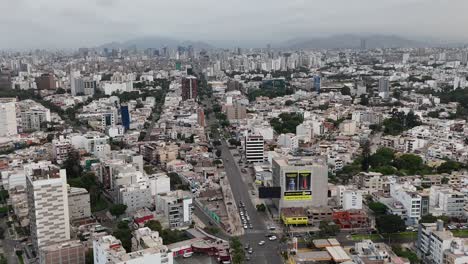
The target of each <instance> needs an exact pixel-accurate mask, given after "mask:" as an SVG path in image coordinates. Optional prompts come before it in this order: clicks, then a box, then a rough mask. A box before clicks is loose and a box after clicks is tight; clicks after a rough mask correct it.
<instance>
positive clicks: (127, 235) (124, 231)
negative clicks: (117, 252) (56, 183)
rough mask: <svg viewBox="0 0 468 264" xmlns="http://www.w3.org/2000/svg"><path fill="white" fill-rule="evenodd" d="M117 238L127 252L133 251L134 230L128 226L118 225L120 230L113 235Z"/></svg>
mask: <svg viewBox="0 0 468 264" xmlns="http://www.w3.org/2000/svg"><path fill="white" fill-rule="evenodd" d="M112 235H113V236H115V238H117V239H119V240H120V242H122V246H123V247H124V248H125V250H126V251H127V252H131V251H132V230H130V228H129V227H128V224H126V223H125V224H121V223H119V224H118V228H117V229H116V230H114V232H113V233H112Z"/></svg>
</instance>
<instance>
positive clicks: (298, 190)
mask: <svg viewBox="0 0 468 264" xmlns="http://www.w3.org/2000/svg"><path fill="white" fill-rule="evenodd" d="M311 179H312V173H311V172H310V171H297V172H286V173H285V174H284V181H285V182H284V186H285V190H284V195H283V197H284V199H285V200H290V201H292V200H310V199H312V192H311V191H310V187H311Z"/></svg>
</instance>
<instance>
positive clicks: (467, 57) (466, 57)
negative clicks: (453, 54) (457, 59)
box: [461, 51, 468, 65]
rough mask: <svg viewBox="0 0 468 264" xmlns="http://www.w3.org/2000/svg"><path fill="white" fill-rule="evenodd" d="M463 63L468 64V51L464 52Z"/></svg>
mask: <svg viewBox="0 0 468 264" xmlns="http://www.w3.org/2000/svg"><path fill="white" fill-rule="evenodd" d="M461 56H462V57H461V63H462V64H463V65H466V64H467V63H468V51H463V52H462V54H461Z"/></svg>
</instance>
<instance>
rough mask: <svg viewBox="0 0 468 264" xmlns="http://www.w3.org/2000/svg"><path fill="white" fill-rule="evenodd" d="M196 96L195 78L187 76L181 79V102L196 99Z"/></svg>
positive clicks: (196, 84) (196, 85)
mask: <svg viewBox="0 0 468 264" xmlns="http://www.w3.org/2000/svg"><path fill="white" fill-rule="evenodd" d="M197 94H198V83H197V78H196V77H194V76H188V77H185V78H183V79H182V100H184V101H185V100H189V99H196V98H197Z"/></svg>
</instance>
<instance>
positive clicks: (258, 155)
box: [244, 135, 265, 162]
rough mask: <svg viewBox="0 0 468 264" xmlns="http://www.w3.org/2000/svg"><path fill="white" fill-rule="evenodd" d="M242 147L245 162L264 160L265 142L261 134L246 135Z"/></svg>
mask: <svg viewBox="0 0 468 264" xmlns="http://www.w3.org/2000/svg"><path fill="white" fill-rule="evenodd" d="M244 148H245V159H246V160H247V162H263V161H264V160H265V142H264V140H263V136H260V135H248V136H246V137H245V142H244Z"/></svg>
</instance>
